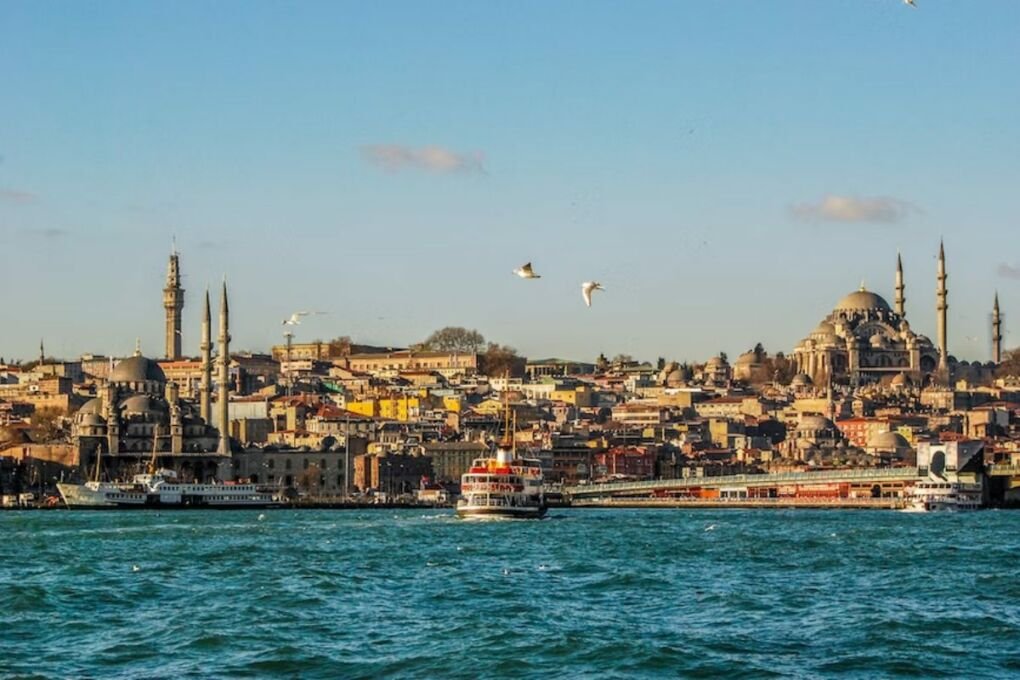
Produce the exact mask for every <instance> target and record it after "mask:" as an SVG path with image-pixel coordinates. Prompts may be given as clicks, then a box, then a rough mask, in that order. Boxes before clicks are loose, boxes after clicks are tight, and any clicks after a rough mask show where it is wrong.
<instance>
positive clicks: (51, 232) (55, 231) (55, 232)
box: [23, 227, 68, 239]
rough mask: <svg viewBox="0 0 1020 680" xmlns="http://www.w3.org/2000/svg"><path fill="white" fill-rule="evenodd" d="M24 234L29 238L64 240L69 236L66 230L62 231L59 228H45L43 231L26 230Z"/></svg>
mask: <svg viewBox="0 0 1020 680" xmlns="http://www.w3.org/2000/svg"><path fill="white" fill-rule="evenodd" d="M23 233H24V234H25V235H27V236H32V237H35V238H45V239H58V238H64V237H65V236H67V235H68V233H67V230H66V229H60V228H57V227H43V228H42V229H25V230H24V231H23Z"/></svg>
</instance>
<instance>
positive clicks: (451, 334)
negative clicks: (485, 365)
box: [422, 326, 486, 352]
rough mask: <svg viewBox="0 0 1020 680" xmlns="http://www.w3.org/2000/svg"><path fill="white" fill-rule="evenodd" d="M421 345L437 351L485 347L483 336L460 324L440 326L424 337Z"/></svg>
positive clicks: (476, 349) (456, 350)
mask: <svg viewBox="0 0 1020 680" xmlns="http://www.w3.org/2000/svg"><path fill="white" fill-rule="evenodd" d="M422 347H423V348H424V349H427V350H433V351H437V352H483V351H485V349H486V347H485V336H483V335H482V334H481V333H479V332H478V331H476V330H473V329H472V330H469V329H467V328H463V327H461V326H447V327H446V328H440V329H439V330H438V331H436V332H434V333H433V334H432V335H430V336H429V337H427V338H425V341H424V342H423V343H422Z"/></svg>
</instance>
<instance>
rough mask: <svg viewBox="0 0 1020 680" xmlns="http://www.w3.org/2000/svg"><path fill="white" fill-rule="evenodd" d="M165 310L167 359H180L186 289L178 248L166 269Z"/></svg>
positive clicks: (171, 253)
mask: <svg viewBox="0 0 1020 680" xmlns="http://www.w3.org/2000/svg"><path fill="white" fill-rule="evenodd" d="M163 309H164V310H166V358H167V359H174V360H176V359H180V358H181V310H182V309H184V289H183V288H181V270H180V263H179V261H178V257H177V247H176V246H174V248H173V249H172V250H171V251H170V262H169V264H167V268H166V288H164V289H163Z"/></svg>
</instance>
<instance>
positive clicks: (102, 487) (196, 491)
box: [57, 469, 279, 508]
mask: <svg viewBox="0 0 1020 680" xmlns="http://www.w3.org/2000/svg"><path fill="white" fill-rule="evenodd" d="M57 490H58V491H59V492H60V496H61V498H63V500H64V503H65V504H66V505H67V507H69V508H173V507H190V508H266V507H271V506H274V505H278V504H279V502H278V501H277V500H276V499H275V498H274V497H273V494H272V493H271V492H269V491H265V490H261V489H259V488H258V487H256V485H254V484H188V483H182V482H180V481H178V479H177V474H176V473H175V472H174V471H173V470H164V469H160V470H157V471H155V472H154V473H152V474H141V475H135V476H134V478H133V479H132V481H131V482H129V483H116V482H101V481H90V482H85V483H84V484H57Z"/></svg>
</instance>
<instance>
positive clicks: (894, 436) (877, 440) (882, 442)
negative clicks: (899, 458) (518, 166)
mask: <svg viewBox="0 0 1020 680" xmlns="http://www.w3.org/2000/svg"><path fill="white" fill-rule="evenodd" d="M868 448H869V449H879V450H882V451H896V450H897V449H904V448H910V442H908V441H907V440H906V438H905V437H904V436H903V435H901V434H900V433H899V432H879V433H878V434H876V435H873V436H872V437H871V439H869V440H868Z"/></svg>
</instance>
